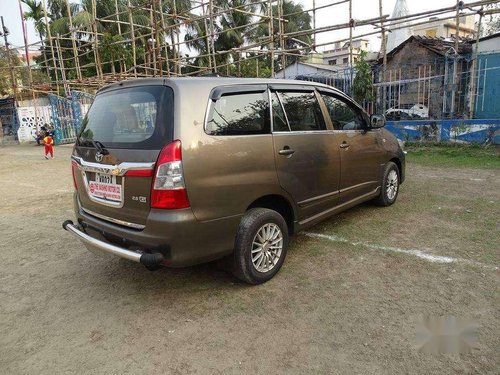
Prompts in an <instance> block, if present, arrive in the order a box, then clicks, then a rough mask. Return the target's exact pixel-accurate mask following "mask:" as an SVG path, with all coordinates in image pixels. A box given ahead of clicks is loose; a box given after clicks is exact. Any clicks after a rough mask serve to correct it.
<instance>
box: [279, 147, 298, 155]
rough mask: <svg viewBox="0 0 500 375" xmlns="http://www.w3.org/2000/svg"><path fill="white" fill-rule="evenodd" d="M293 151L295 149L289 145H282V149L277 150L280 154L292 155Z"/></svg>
mask: <svg viewBox="0 0 500 375" xmlns="http://www.w3.org/2000/svg"><path fill="white" fill-rule="evenodd" d="M294 152H295V150H292V149H291V148H290V147H288V146H285V147H283V150H279V151H278V154H280V155H292V154H293V153H294Z"/></svg>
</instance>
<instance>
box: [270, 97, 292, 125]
mask: <svg viewBox="0 0 500 375" xmlns="http://www.w3.org/2000/svg"><path fill="white" fill-rule="evenodd" d="M271 98H272V101H273V131H276V132H287V131H289V130H290V129H289V128H288V123H287V122H286V117H285V112H283V107H282V106H281V103H280V102H279V100H278V94H276V93H275V92H273V93H272V95H271Z"/></svg>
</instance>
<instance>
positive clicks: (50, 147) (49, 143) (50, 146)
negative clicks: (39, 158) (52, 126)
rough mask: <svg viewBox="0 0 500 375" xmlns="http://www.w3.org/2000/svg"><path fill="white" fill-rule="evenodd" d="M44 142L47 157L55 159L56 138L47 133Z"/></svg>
mask: <svg viewBox="0 0 500 375" xmlns="http://www.w3.org/2000/svg"><path fill="white" fill-rule="evenodd" d="M43 143H44V145H45V159H48V158H49V154H50V158H51V159H54V140H53V139H52V137H51V136H50V135H47V136H46V137H45V138H43Z"/></svg>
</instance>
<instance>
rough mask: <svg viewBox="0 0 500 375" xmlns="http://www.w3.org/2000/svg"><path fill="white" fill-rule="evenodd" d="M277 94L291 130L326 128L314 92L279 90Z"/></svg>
mask: <svg viewBox="0 0 500 375" xmlns="http://www.w3.org/2000/svg"><path fill="white" fill-rule="evenodd" d="M279 95H280V98H281V101H282V103H283V107H284V108H285V112H286V117H287V119H288V123H289V124H290V129H291V130H292V131H313V130H326V124H325V119H324V118H323V114H322V113H321V108H320V106H319V103H318V101H317V99H316V95H315V94H314V92H280V93H279Z"/></svg>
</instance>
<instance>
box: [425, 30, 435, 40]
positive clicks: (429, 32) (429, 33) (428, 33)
mask: <svg viewBox="0 0 500 375" xmlns="http://www.w3.org/2000/svg"><path fill="white" fill-rule="evenodd" d="M436 35H437V30H436V29H428V30H425V36H428V37H430V38H435V37H436Z"/></svg>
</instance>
